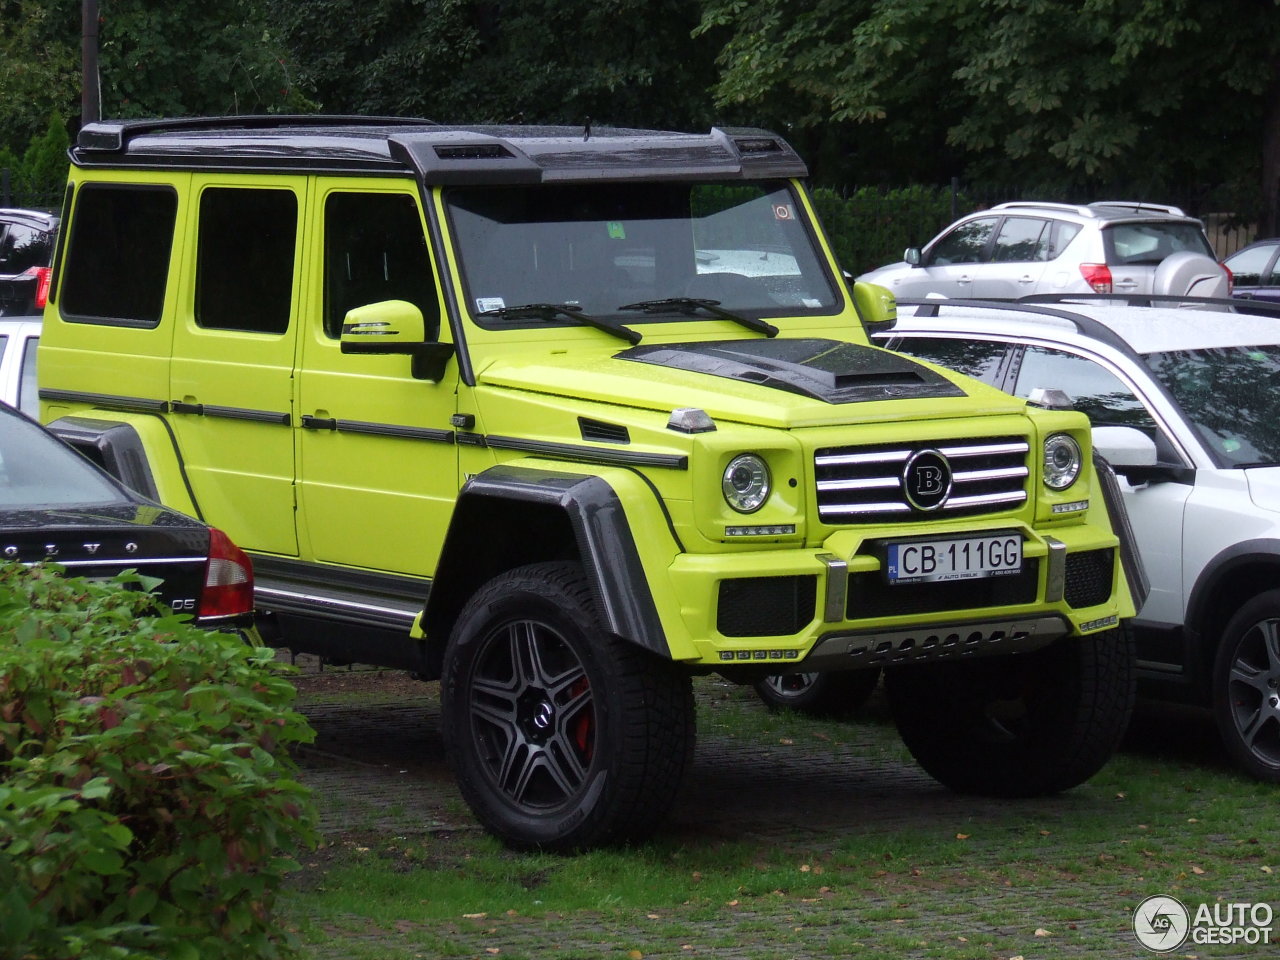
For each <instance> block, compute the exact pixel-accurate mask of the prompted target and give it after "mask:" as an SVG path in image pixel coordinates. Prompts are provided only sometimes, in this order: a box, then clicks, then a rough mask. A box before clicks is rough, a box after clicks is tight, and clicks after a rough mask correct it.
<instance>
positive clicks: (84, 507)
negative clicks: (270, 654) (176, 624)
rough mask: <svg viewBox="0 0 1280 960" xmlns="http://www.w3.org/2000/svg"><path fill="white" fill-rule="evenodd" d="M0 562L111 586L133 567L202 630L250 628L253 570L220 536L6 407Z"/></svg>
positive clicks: (1, 430)
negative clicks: (47, 568) (44, 567)
mask: <svg viewBox="0 0 1280 960" xmlns="http://www.w3.org/2000/svg"><path fill="white" fill-rule="evenodd" d="M0 560H4V561H17V562H20V563H36V562H39V561H41V560H49V561H53V562H55V563H58V564H61V565H62V566H64V567H65V568H66V570H67V574H68V575H70V576H84V577H92V578H94V579H103V580H108V579H111V578H112V577H114V576H115V575H116V574H117V573H119V572H120V571H122V570H127V569H134V570H137V571H138V573H140V574H142V575H143V576H147V577H155V578H157V579H159V580H161V581H162V583H161V585H160V586H159V587H158V588H157V593H158V595H159V597H160V598H161V599H162V600H163V601H164V602H165V603H166V604H168V605H169V606H170V607H171V608H172V609H173V610H174V611H176V612H178V613H188V614H190V615H191V616H192V617H194V618H195V621H196V623H198V624H200V625H202V626H210V627H221V626H228V627H243V626H246V625H248V624H249V623H250V622H251V617H252V611H253V567H252V564H251V563H250V561H249V558H248V557H247V556H246V555H245V554H244V553H243V552H242V551H241V550H240V549H239V548H238V547H237V546H236V545H235V544H233V543H232V542H231V541H230V540H229V539H228V538H227V536H226V535H225V534H224V533H222V531H220V530H217V529H214V528H211V527H209V526H207V525H205V524H203V523H201V522H199V521H198V520H193V519H192V518H191V517H188V516H186V515H185V514H182V513H178V512H177V511H175V510H170V509H169V508H168V507H163V506H160V505H159V504H157V503H153V502H152V501H150V500H147V499H146V498H144V497H142V496H140V495H138V494H136V493H134V492H133V491H131V490H129V489H128V488H126V487H124V486H122V485H121V484H120V483H118V482H117V481H116V480H114V479H113V478H112V477H110V476H108V475H107V474H106V473H105V472H103V471H102V470H100V469H98V467H96V466H95V465H94V464H92V463H90V462H89V461H88V460H87V459H85V458H84V457H83V456H81V455H80V454H79V453H77V452H76V451H74V450H72V449H71V448H70V447H68V446H66V445H65V444H63V443H62V441H60V440H58V439H57V438H56V437H54V436H53V434H51V433H49V432H48V431H46V430H45V429H44V428H43V427H41V426H40V425H39V424H37V423H36V422H35V421H34V420H31V419H30V418H29V417H26V416H24V415H23V414H21V413H19V412H18V411H16V410H14V409H13V408H12V407H10V406H8V405H6V404H3V403H0Z"/></svg>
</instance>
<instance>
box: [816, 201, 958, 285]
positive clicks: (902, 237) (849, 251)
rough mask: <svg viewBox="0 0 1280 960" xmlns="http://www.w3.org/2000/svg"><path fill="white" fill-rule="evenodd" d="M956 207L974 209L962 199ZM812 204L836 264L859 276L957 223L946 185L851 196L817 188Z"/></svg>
mask: <svg viewBox="0 0 1280 960" xmlns="http://www.w3.org/2000/svg"><path fill="white" fill-rule="evenodd" d="M956 203H957V205H958V206H959V209H960V210H961V211H965V210H967V209H968V208H969V206H971V201H969V199H968V198H966V197H962V196H960V197H957V198H956ZM813 205H814V209H815V210H816V211H817V213H818V218H819V219H820V220H821V221H822V226H823V229H824V230H826V233H827V238H828V239H829V240H830V241H831V245H832V247H833V248H834V249H835V254H836V259H837V261H838V262H839V263H840V266H841V267H843V268H844V269H845V270H846V271H848V272H849V273H850V274H853V275H854V276H857V275H858V274H860V273H866V272H867V271H868V270H874V269H875V268H876V267H882V266H884V265H885V264H886V263H894V262H896V261H898V260H901V259H902V251H903V250H905V249H906V248H907V247H911V246H917V247H919V246H924V244H926V243H927V242H928V241H930V240H932V239H933V238H934V237H935V236H936V235H937V234H938V233H939V231H941V230H942V228H943V227H945V226H946V225H947V224H949V223H951V221H952V220H954V219H955V217H953V216H952V213H951V211H952V196H951V191H950V189H948V188H946V187H922V186H914V187H900V188H894V189H889V190H885V189H881V188H879V187H862V188H860V189H858V190H854V191H853V192H851V193H849V194H848V195H847V196H842V195H841V194H839V193H837V192H836V191H835V190H832V189H830V188H828V187H818V188H816V189H814V191H813Z"/></svg>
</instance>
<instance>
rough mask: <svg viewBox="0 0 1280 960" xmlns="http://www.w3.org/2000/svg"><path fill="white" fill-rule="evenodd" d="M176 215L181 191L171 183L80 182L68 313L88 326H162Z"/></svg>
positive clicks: (67, 275) (65, 282)
mask: <svg viewBox="0 0 1280 960" xmlns="http://www.w3.org/2000/svg"><path fill="white" fill-rule="evenodd" d="M177 212H178V195H177V194H176V193H175V192H174V191H173V190H172V189H170V188H169V187H145V186H116V185H114V184H88V185H86V186H85V187H83V188H82V189H81V191H80V196H79V202H78V203H77V204H76V210H75V220H74V222H73V223H72V225H71V239H70V241H69V246H68V249H67V262H66V266H65V268H64V273H63V279H62V314H63V316H64V317H65V318H66V319H68V320H73V321H79V322H87V323H116V324H128V325H133V326H146V327H153V326H155V325H156V324H157V323H159V322H160V314H161V311H162V310H163V308H164V292H165V286H166V284H167V282H168V279H169V251H170V249H171V248H172V247H173V224H174V219H175V217H176V215H177Z"/></svg>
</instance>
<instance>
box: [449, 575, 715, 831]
mask: <svg viewBox="0 0 1280 960" xmlns="http://www.w3.org/2000/svg"><path fill="white" fill-rule="evenodd" d="M441 695H442V721H443V732H444V738H445V745H446V749H447V750H448V752H449V757H450V761H451V763H452V765H453V767H454V770H455V772H456V774H457V777H458V786H459V788H460V789H461V791H462V794H463V797H464V798H465V799H466V801H467V803H468V804H469V805H470V807H471V809H472V811H473V812H474V813H475V815H476V817H477V818H478V819H479V820H480V821H481V822H482V823H483V824H484V825H485V827H486V828H487V829H488V830H489V831H490V832H492V833H494V834H495V835H497V836H498V837H500V838H501V839H502V840H504V841H505V842H506V843H508V844H509V845H511V846H514V847H518V848H539V849H544V850H576V849H583V848H586V847H591V846H597V845H601V844H609V843H619V842H624V841H629V840H637V839H640V838H642V837H644V836H645V835H647V834H648V833H650V832H651V831H652V830H653V828H654V827H655V826H656V825H657V824H658V823H659V822H660V821H661V819H662V818H663V817H664V816H665V815H666V813H667V811H668V809H669V808H670V806H671V803H672V801H673V800H674V798H675V794H676V791H677V789H678V787H679V785H680V783H681V781H682V779H683V776H684V772H685V769H686V767H687V766H688V763H689V760H690V758H691V756H692V753H693V739H694V706H693V692H692V686H691V684H690V681H689V677H688V676H687V675H685V674H683V673H682V672H680V671H679V670H678V669H677V668H676V667H675V666H674V665H673V664H671V663H670V662H668V661H665V660H660V659H659V658H657V657H655V656H653V655H652V654H649V653H647V652H645V651H644V650H641V649H640V648H638V647H636V646H635V645H634V644H630V643H626V642H625V641H622V640H619V639H618V638H617V637H614V636H611V635H609V634H607V633H606V632H605V631H604V629H603V628H602V626H601V625H600V622H599V619H598V617H597V615H596V611H595V604H594V602H593V600H592V597H591V592H590V590H589V588H588V585H587V582H586V578H585V577H584V576H583V573H582V570H581V568H580V567H578V566H577V565H575V564H568V563H541V564H534V565H531V566H527V567H521V568H519V569H517V570H512V571H510V572H508V573H505V574H502V575H501V576H498V577H496V578H494V579H493V580H491V581H490V582H489V583H488V584H486V585H485V586H484V587H483V588H481V589H480V590H479V591H478V592H477V593H476V595H475V596H474V597H472V598H471V600H470V601H469V602H468V603H467V605H466V607H465V608H464V609H463V612H462V614H461V616H460V617H459V618H458V622H457V624H456V626H455V628H454V631H453V635H452V637H451V638H450V641H449V645H448V648H447V650H446V651H445V659H444V675H443V678H442V682H441Z"/></svg>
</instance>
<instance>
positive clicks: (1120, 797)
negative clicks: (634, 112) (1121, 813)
mask: <svg viewBox="0 0 1280 960" xmlns="http://www.w3.org/2000/svg"><path fill="white" fill-rule="evenodd" d="M1116 799H1117V800H1123V799H1124V794H1123V793H1117V794H1116Z"/></svg>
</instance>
